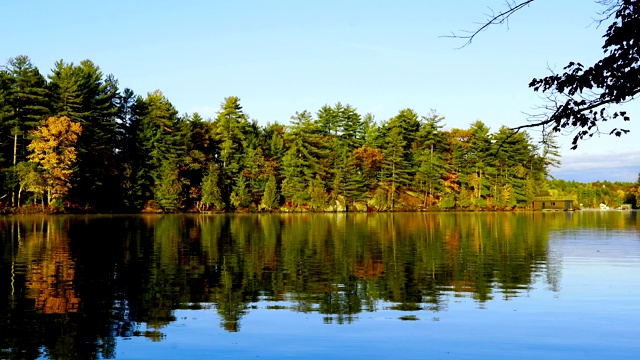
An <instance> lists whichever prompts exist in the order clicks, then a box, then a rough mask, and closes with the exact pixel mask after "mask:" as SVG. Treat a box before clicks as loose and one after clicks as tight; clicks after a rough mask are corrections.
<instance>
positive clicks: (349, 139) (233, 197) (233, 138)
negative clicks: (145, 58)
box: [0, 56, 638, 212]
mask: <svg viewBox="0 0 640 360" xmlns="http://www.w3.org/2000/svg"><path fill="white" fill-rule="evenodd" d="M559 164H560V156H559V153H558V145H557V144H556V142H555V140H554V138H553V136H548V137H547V141H546V142H545V143H544V144H537V143H536V142H534V141H533V139H532V138H531V136H530V135H528V134H527V133H526V132H524V131H521V132H516V131H513V130H511V129H510V128H508V127H506V126H503V127H501V128H500V129H497V131H492V130H491V129H490V128H489V127H487V126H486V125H485V124H484V123H483V122H481V121H475V122H473V123H472V124H471V125H470V126H469V128H467V129H456V128H453V129H448V130H447V129H446V128H445V123H444V117H443V116H441V115H439V114H438V113H437V112H435V111H431V112H430V113H428V114H426V115H422V116H421V115H419V114H417V113H416V112H415V111H413V110H412V109H402V110H400V111H399V112H398V113H397V115H395V116H394V117H392V118H391V119H385V120H382V121H376V120H375V119H374V116H373V115H372V114H364V115H361V114H359V113H358V112H357V109H355V108H354V107H353V106H351V105H348V104H342V103H336V104H334V105H325V106H323V107H322V108H320V109H319V110H317V111H316V112H315V114H314V113H312V112H310V111H308V110H300V111H298V112H295V113H294V114H293V116H291V119H290V121H289V124H288V125H285V124H280V123H278V122H276V123H273V124H271V123H269V124H267V125H266V126H260V125H259V123H258V121H257V120H255V119H250V118H249V116H248V115H247V114H246V113H245V112H244V111H243V108H242V106H241V104H240V99H239V98H238V97H235V96H230V97H228V98H226V99H224V100H223V101H222V103H221V105H220V109H219V111H218V112H217V116H216V117H215V118H214V119H204V118H203V117H202V116H201V115H199V114H198V113H193V114H182V115H180V114H179V112H178V110H176V108H175V107H174V106H173V105H172V104H171V102H170V101H169V99H167V98H166V97H165V96H164V95H163V93H162V92H161V91H160V90H156V91H154V92H152V93H148V94H146V96H141V95H136V94H135V93H134V92H133V91H132V90H131V89H128V88H123V89H121V88H120V87H119V84H118V81H117V80H116V78H115V77H114V76H113V75H104V74H103V73H102V71H101V70H100V68H99V67H98V66H97V65H96V64H94V63H93V62H92V61H90V60H84V61H82V62H80V63H79V64H74V63H67V62H64V61H62V60H60V61H58V62H56V63H55V64H54V66H53V68H52V69H51V73H50V74H49V75H47V77H46V78H45V76H43V75H42V73H41V72H40V71H39V69H38V68H37V67H35V66H34V65H33V64H32V62H31V61H30V59H29V58H28V57H27V56H17V57H15V58H11V59H9V60H7V62H6V64H5V65H4V66H3V67H2V68H0V174H1V175H2V176H1V179H0V188H1V189H0V201H1V202H2V206H3V207H4V208H5V209H7V210H5V211H71V212H72V211H86V212H93V211H98V212H139V211H163V212H175V211H302V210H311V211H403V210H421V209H469V210H475V209H487V210H503V209H516V208H528V207H530V206H531V202H532V200H533V199H534V198H535V197H536V196H572V197H573V198H574V199H575V201H576V203H578V204H582V206H583V207H593V206H597V205H598V204H600V203H605V204H607V205H609V206H612V207H615V206H619V205H620V204H622V203H633V204H634V206H635V203H636V201H635V200H636V198H635V196H636V190H637V187H638V186H637V185H638V184H633V183H609V182H602V183H600V182H599V183H594V184H581V183H575V182H567V181H561V180H550V179H551V177H550V175H549V171H550V169H551V168H552V167H554V166H559Z"/></svg>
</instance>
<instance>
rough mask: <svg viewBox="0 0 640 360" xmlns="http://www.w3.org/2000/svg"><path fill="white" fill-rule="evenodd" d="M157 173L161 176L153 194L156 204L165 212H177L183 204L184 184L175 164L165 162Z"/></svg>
mask: <svg viewBox="0 0 640 360" xmlns="http://www.w3.org/2000/svg"><path fill="white" fill-rule="evenodd" d="M157 172H158V175H159V176H158V178H157V180H156V181H157V183H156V184H155V186H154V192H153V195H154V200H155V201H156V204H157V205H158V207H159V208H160V209H161V210H162V211H164V212H174V211H177V210H178V209H179V208H180V205H181V204H182V201H181V199H180V193H181V192H182V184H181V182H180V174H179V171H178V168H177V167H176V165H175V163H173V162H171V161H165V162H164V163H162V165H161V166H160V168H159V169H158V170H157Z"/></svg>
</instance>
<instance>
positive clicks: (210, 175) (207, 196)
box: [201, 164, 226, 210]
mask: <svg viewBox="0 0 640 360" xmlns="http://www.w3.org/2000/svg"><path fill="white" fill-rule="evenodd" d="M201 187H202V200H201V204H202V205H203V207H202V208H201V210H205V209H207V208H208V207H209V206H210V205H213V206H215V207H216V208H217V209H219V210H223V209H225V208H226V203H225V202H224V199H223V197H222V190H221V188H220V168H219V167H218V165H215V164H212V165H211V166H209V171H208V172H207V174H206V175H205V176H204V178H203V179H202V186H201Z"/></svg>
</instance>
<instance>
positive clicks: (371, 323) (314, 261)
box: [0, 211, 640, 359]
mask: <svg viewBox="0 0 640 360" xmlns="http://www.w3.org/2000/svg"><path fill="white" fill-rule="evenodd" d="M639 220H640V216H639V215H638V213H637V212H635V211H634V212H620V211H605V212H600V211H598V212H596V211H591V212H589V211H582V212H575V213H564V212H560V213H446V214H432V213H407V214H399V213H396V214H282V215H280V214H278V215H139V216H50V217H19V216H7V217H0V246H1V249H2V261H1V263H0V308H1V310H2V311H1V313H0V321H1V324H0V341H1V342H0V358H1V359H5V358H6V359H37V358H55V359H72V358H82V359H90V358H116V359H217V358H220V359H233V358H239V359H245V358H252V359H255V358H260V359H287V358H288V359H312V358H315V359H342V358H349V359H359V358H367V359H424V358H431V359H605V358H606V359H638V358H640V221H639Z"/></svg>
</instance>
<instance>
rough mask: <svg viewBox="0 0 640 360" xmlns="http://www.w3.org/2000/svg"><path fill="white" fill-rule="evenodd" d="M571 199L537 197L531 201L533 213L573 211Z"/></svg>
mask: <svg viewBox="0 0 640 360" xmlns="http://www.w3.org/2000/svg"><path fill="white" fill-rule="evenodd" d="M573 201H574V200H573V199H572V198H568V197H565V198H563V197H555V198H554V197H551V196H543V197H537V198H535V199H534V200H533V210H534V211H573V210H576V209H575V208H574V207H573Z"/></svg>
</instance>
